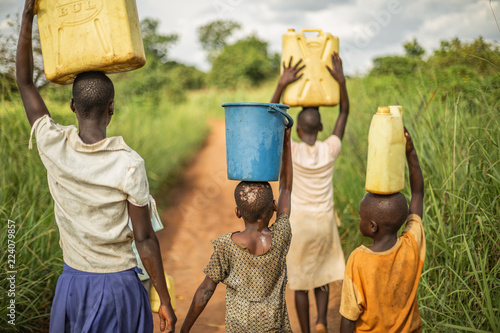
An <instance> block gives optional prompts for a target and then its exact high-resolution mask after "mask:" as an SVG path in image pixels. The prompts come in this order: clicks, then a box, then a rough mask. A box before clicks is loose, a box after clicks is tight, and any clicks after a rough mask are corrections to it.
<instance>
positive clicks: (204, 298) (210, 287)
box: [181, 276, 217, 333]
mask: <svg viewBox="0 0 500 333" xmlns="http://www.w3.org/2000/svg"><path fill="white" fill-rule="evenodd" d="M215 288H217V284H216V283H215V282H214V281H213V280H212V279H211V278H209V277H208V276H205V280H203V282H202V283H201V284H200V286H199V287H198V289H197V290H196V293H195V294H194V296H193V301H192V302H191V307H190V308H189V311H188V313H187V315H186V319H184V323H183V324H182V327H181V333H187V332H189V331H190V330H191V327H193V325H194V323H195V321H196V319H198V317H199V316H200V314H201V313H202V312H203V310H204V309H205V307H206V306H207V304H208V301H209V300H210V298H212V295H213V294H214V291H215Z"/></svg>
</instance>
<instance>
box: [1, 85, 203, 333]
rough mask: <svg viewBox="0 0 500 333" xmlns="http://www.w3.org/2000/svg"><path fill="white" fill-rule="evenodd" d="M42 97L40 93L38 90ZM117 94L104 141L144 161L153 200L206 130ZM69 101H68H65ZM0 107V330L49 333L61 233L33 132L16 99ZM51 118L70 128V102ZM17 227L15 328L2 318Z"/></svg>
mask: <svg viewBox="0 0 500 333" xmlns="http://www.w3.org/2000/svg"><path fill="white" fill-rule="evenodd" d="M42 94H43V92H42ZM119 98H120V91H119V90H117V96H116V99H117V102H116V107H115V116H114V117H113V119H112V122H111V124H110V126H109V127H108V136H111V135H122V136H123V137H124V139H125V141H126V142H127V143H128V144H129V146H131V147H132V148H133V149H135V150H136V151H137V152H138V153H139V154H140V155H141V156H142V157H143V158H144V160H145V161H146V168H147V173H148V178H149V182H150V188H151V191H152V193H153V195H155V194H158V193H159V191H160V189H161V187H162V186H163V184H165V183H174V182H175V178H176V175H178V173H179V170H180V169H181V168H182V166H183V165H184V164H185V163H187V161H188V159H189V157H190V156H191V155H192V154H193V153H194V152H195V151H196V150H197V149H198V148H199V147H200V146H201V144H202V143H203V140H204V138H205V136H206V133H207V131H208V125H207V123H206V117H205V114H204V111H203V110H202V109H200V108H190V109H182V110H179V109H178V108H177V106H175V105H172V104H169V103H168V102H166V101H163V100H161V98H159V99H158V100H157V101H156V102H155V103H153V102H151V101H148V100H147V99H137V100H130V101H128V103H126V104H120V103H119ZM68 99H69V96H68ZM13 100H14V102H8V101H1V102H0V104H1V105H0V106H1V111H0V147H1V150H0V160H1V163H2V166H3V168H2V172H1V173H0V219H1V222H2V225H1V232H0V244H1V246H2V251H0V262H1V263H2V269H1V270H0V280H1V285H0V286H1V290H0V291H1V294H2V301H1V305H0V306H1V308H0V328H1V329H0V331H3V330H4V329H7V330H9V331H18V332H30V331H33V332H39V331H47V330H48V318H49V314H50V306H51V301H52V298H53V296H54V289H55V284H56V281H57V277H58V276H59V274H60V273H61V271H62V253H61V249H60V247H59V233H58V230H57V226H56V224H55V220H54V215H53V203H52V198H51V196H50V193H49V190H48V186H47V176H46V171H45V168H44V166H43V164H42V163H41V160H40V157H39V156H38V152H37V150H36V144H34V149H33V150H31V151H30V150H28V140H29V135H30V127H29V124H28V121H27V120H26V117H25V114H24V109H23V106H22V104H21V102H20V99H19V98H15V96H14V98H13ZM47 106H48V108H49V110H50V112H51V115H52V117H53V118H54V119H55V121H56V122H59V123H61V124H65V125H68V124H74V123H75V116H74V115H73V114H72V112H71V110H70V109H69V107H68V104H67V103H61V102H54V101H50V100H48V101H47ZM9 219H10V220H12V221H14V222H15V226H16V227H15V229H16V233H15V238H14V239H15V241H16V248H15V257H16V263H15V265H16V268H15V269H16V270H17V274H16V283H15V286H16V291H15V294H16V297H15V300H16V312H17V313H16V320H15V323H16V326H12V325H9V324H8V323H7V320H8V319H9V318H8V317H7V303H6V302H7V301H10V297H7V293H6V291H7V290H8V284H7V280H6V278H7V273H6V272H7V263H8V259H9V257H8V255H9V253H8V252H7V242H8V240H7V238H8V232H7V230H8V228H7V221H8V220H9Z"/></svg>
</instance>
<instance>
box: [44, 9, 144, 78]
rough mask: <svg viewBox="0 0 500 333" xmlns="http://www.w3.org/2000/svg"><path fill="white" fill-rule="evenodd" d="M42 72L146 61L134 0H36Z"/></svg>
mask: <svg viewBox="0 0 500 333" xmlns="http://www.w3.org/2000/svg"><path fill="white" fill-rule="evenodd" d="M35 10H36V12H37V15H38V29H39V31H40V43H41V46H42V55H43V65H44V70H45V76H46V77H47V79H48V80H49V81H51V82H54V83H59V84H69V83H72V82H73V80H74V78H75V77H76V75H77V74H78V73H82V72H86V71H103V72H107V73H116V72H125V71H129V70H132V69H136V68H140V67H142V66H144V64H145V63H146V57H145V54H144V47H143V44H142V37H141V30H140V24H139V16H138V14H137V7H136V3H135V0H36V7H35Z"/></svg>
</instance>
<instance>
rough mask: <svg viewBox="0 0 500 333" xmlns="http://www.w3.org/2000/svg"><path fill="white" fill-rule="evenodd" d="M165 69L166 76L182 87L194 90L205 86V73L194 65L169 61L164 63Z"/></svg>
mask: <svg viewBox="0 0 500 333" xmlns="http://www.w3.org/2000/svg"><path fill="white" fill-rule="evenodd" d="M165 70H166V71H167V75H168V77H170V78H171V79H172V81H173V82H175V83H176V84H178V85H180V86H181V87H183V88H184V89H187V90H196V89H201V88H204V87H205V84H206V76H207V74H206V73H205V72H202V71H200V70H199V69H198V68H196V67H194V66H187V65H184V64H182V63H179V62H176V61H169V62H167V63H166V64H165Z"/></svg>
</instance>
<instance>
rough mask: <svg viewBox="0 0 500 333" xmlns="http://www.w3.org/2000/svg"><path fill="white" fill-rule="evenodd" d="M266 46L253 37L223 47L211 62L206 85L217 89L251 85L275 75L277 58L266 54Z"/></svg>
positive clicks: (263, 42) (265, 43)
mask: <svg viewBox="0 0 500 333" xmlns="http://www.w3.org/2000/svg"><path fill="white" fill-rule="evenodd" d="M267 46H268V45H267V42H265V41H263V40H261V39H259V38H258V37H256V36H249V37H247V38H245V39H242V40H239V41H237V42H236V43H234V44H232V45H228V46H226V47H225V48H224V49H223V50H222V52H221V54H220V55H219V56H218V57H217V58H216V59H215V61H214V64H213V66H212V70H211V72H210V74H209V75H208V83H209V84H210V85H213V86H216V87H218V88H229V87H235V86H236V85H238V84H244V85H251V86H254V85H258V84H259V83H261V82H263V81H265V80H266V79H268V78H269V77H271V76H274V75H275V74H276V73H277V68H276V65H277V64H276V59H277V58H276V56H275V55H269V54H268V52H267Z"/></svg>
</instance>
